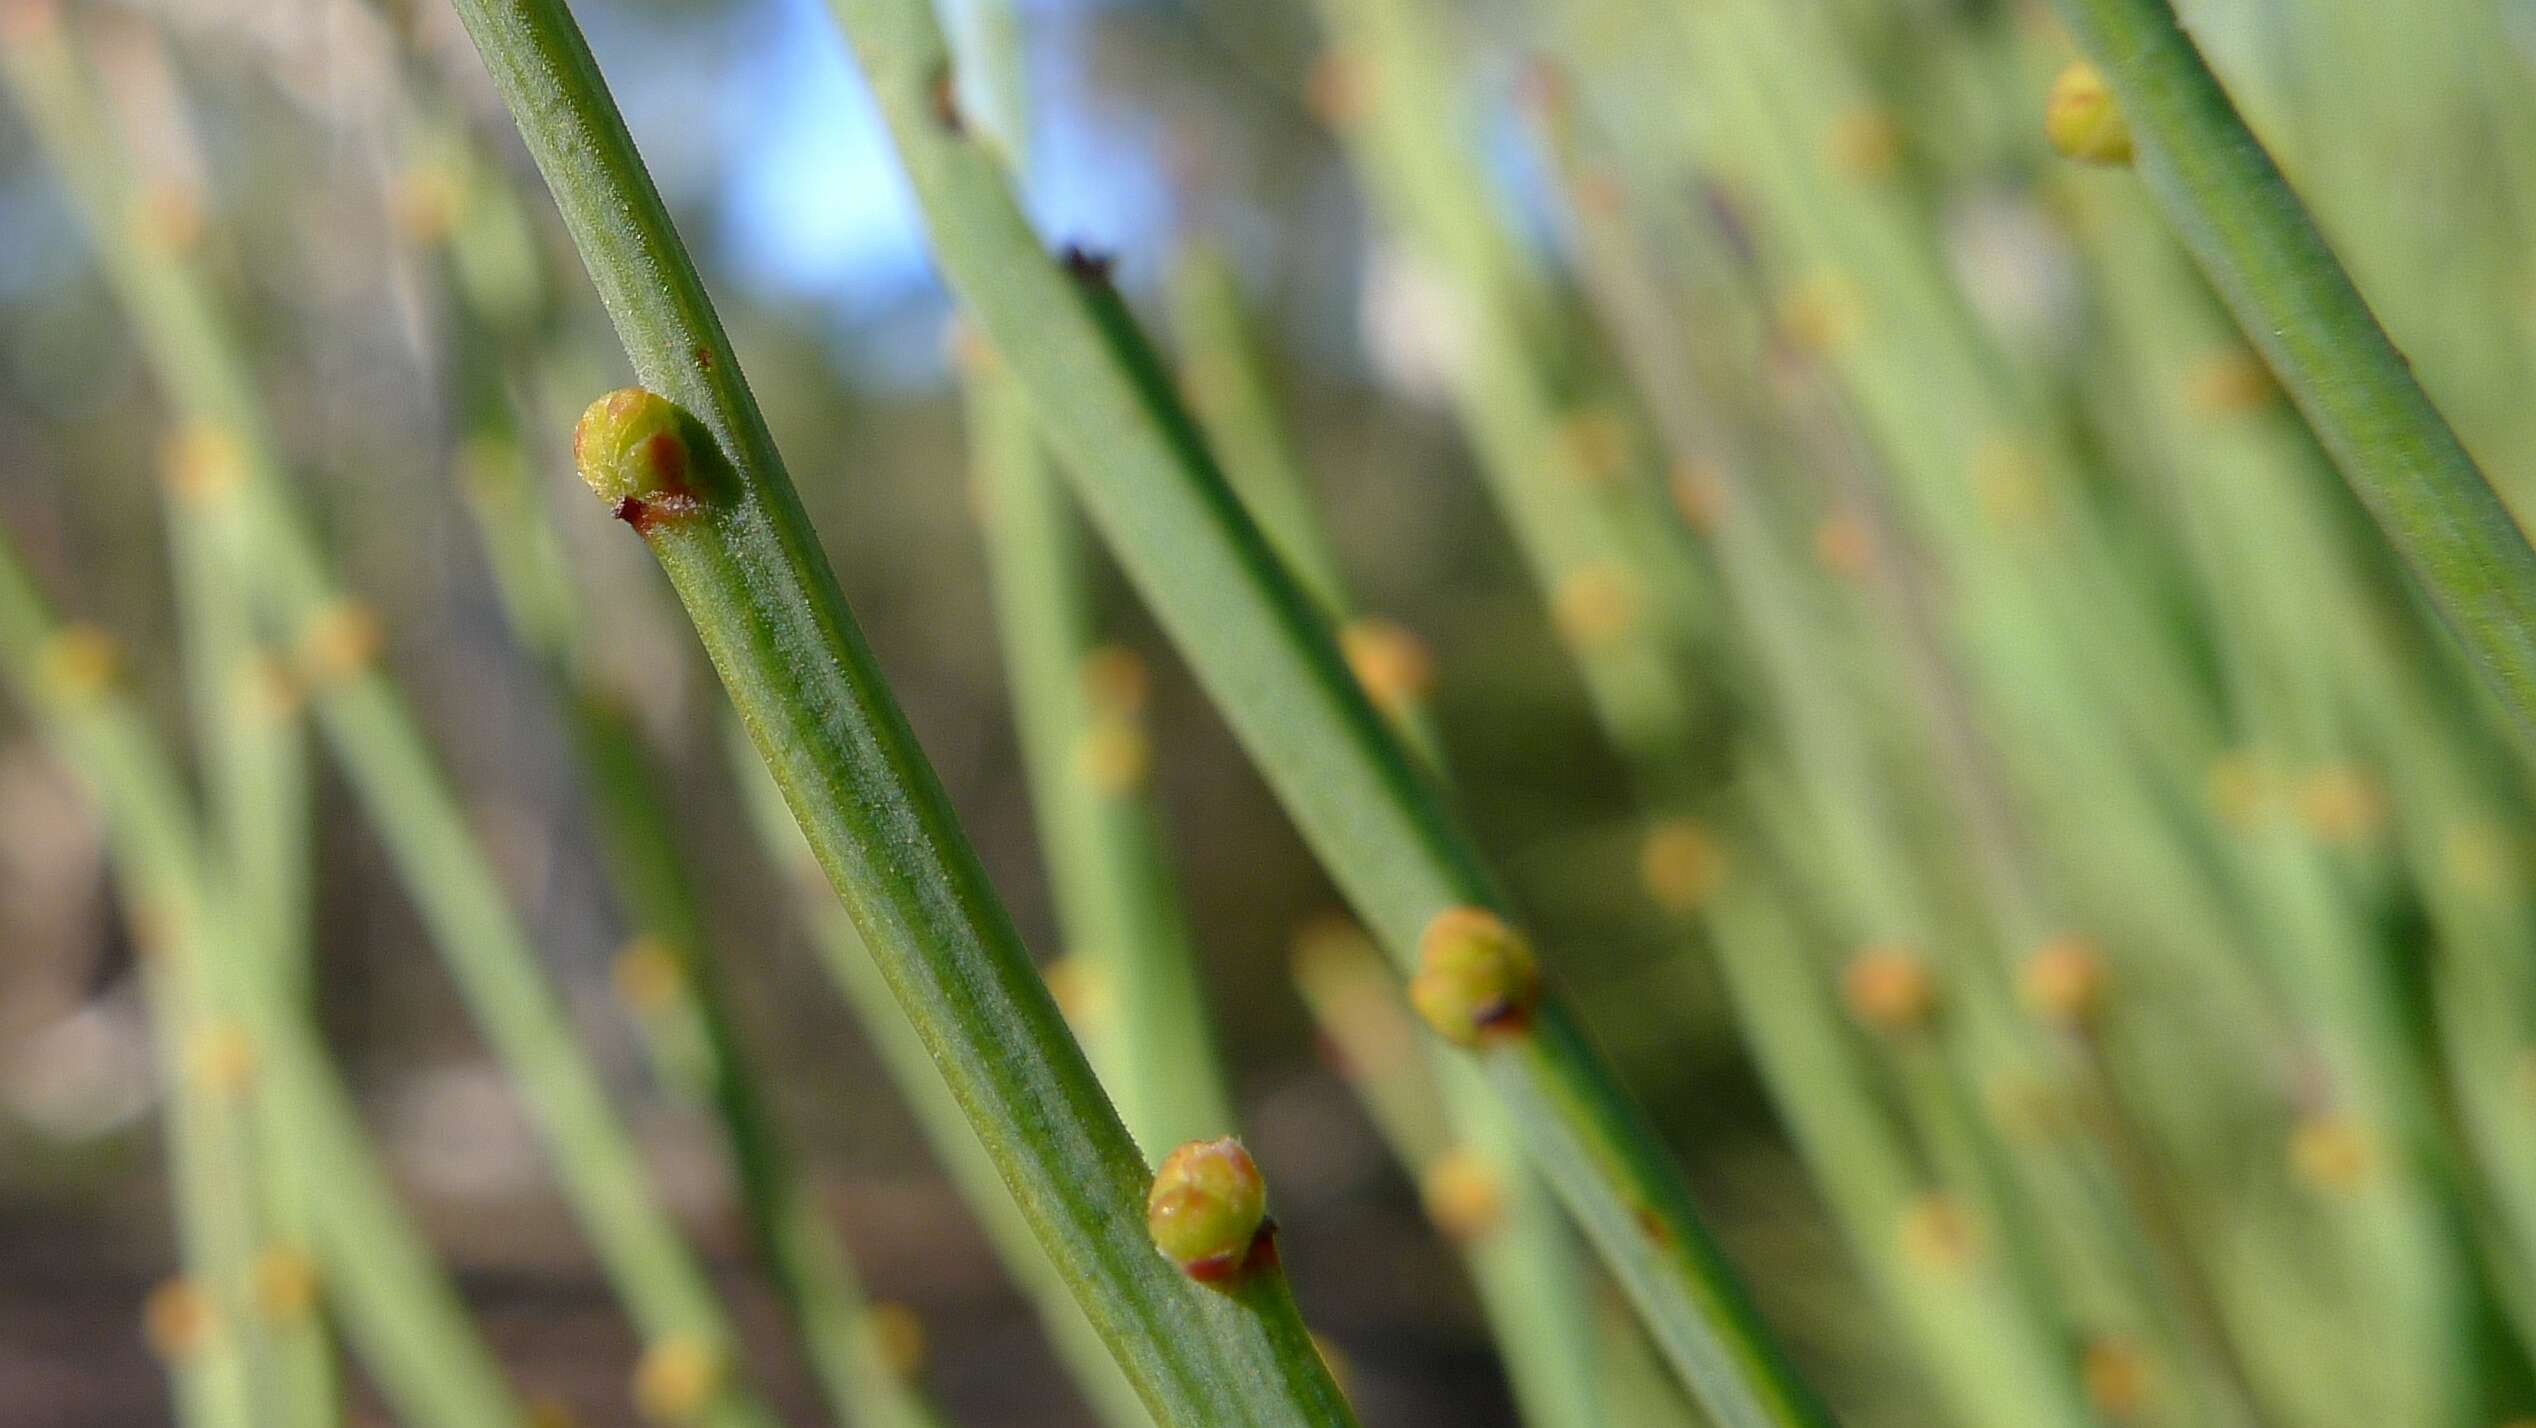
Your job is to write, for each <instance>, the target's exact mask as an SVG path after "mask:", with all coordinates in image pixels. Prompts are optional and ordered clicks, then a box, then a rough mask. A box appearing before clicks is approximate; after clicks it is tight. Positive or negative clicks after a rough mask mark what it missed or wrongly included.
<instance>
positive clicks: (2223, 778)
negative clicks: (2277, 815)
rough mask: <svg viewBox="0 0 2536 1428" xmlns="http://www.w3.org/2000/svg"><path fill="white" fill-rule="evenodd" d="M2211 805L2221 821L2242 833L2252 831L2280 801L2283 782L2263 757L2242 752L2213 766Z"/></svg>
mask: <svg viewBox="0 0 2536 1428" xmlns="http://www.w3.org/2000/svg"><path fill="white" fill-rule="evenodd" d="M2209 785H2210V806H2211V810H2212V811H2213V812H2215V813H2217V814H2218V815H2219V820H2220V821H2221V822H2223V823H2225V824H2227V825H2228V826H2229V827H2231V828H2235V829H2238V830H2240V831H2244V830H2248V829H2251V828H2253V827H2254V826H2255V825H2256V824H2258V823H2260V822H2262V821H2263V819H2264V818H2265V817H2266V816H2267V815H2268V814H2269V813H2270V812H2271V811H2272V809H2273V808H2274V806H2275V805H2276V803H2277V802H2278V800H2279V798H2280V779H2279V777H2278V776H2277V775H2276V774H2274V773H2273V771H2272V768H2271V765H2270V764H2269V763H2268V762H2266V761H2265V760H2264V758H2263V756H2262V755H2260V754H2257V753H2255V752H2253V751H2252V750H2247V749H2239V750H2235V751H2233V752H2230V753H2225V754H2222V755H2220V756H2219V757H2218V758H2217V759H2216V760H2214V761H2213V762H2212V763H2211V765H2210V779H2209Z"/></svg>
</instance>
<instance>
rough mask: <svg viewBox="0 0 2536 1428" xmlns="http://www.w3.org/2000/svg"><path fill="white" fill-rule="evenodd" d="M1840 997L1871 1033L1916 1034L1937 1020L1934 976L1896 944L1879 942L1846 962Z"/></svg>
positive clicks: (1915, 955)
mask: <svg viewBox="0 0 2536 1428" xmlns="http://www.w3.org/2000/svg"><path fill="white" fill-rule="evenodd" d="M1840 995H1841V1000H1843V1001H1845V1002H1847V1003H1848V1004H1849V1014H1850V1015H1851V1016H1854V1017H1856V1018H1857V1019H1858V1020H1859V1021H1860V1022H1862V1023H1864V1024H1865V1025H1867V1026H1869V1027H1872V1028H1874V1029H1875V1030H1877V1031H1883V1032H1893V1033H1897V1034H1899V1033H1902V1032H1913V1031H1920V1030H1923V1029H1925V1028H1926V1027H1927V1026H1928V1024H1929V1023H1930V1022H1932V1021H1934V1020H1936V1018H1937V978H1936V977H1935V976H1934V975H1933V974H1931V973H1930V971H1929V968H1928V963H1927V962H1926V961H1925V960H1923V959H1922V958H1921V956H1920V954H1919V952H1918V950H1917V949H1915V948H1911V947H1907V946H1904V945H1903V944H1901V943H1899V942H1879V943H1876V944H1874V945H1872V946H1869V947H1866V948H1863V949H1861V950H1860V951H1859V953H1858V955H1857V956H1855V957H1852V958H1850V959H1849V965H1848V966H1847V967H1845V968H1843V969H1841V974H1840Z"/></svg>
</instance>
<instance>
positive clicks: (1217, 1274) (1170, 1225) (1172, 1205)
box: [1145, 1136, 1275, 1288]
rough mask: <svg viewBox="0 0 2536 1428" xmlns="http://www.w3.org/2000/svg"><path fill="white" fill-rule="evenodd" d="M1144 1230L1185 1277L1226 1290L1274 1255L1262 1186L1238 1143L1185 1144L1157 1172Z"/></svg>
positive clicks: (1264, 1186) (1229, 1140) (1265, 1189)
mask: <svg viewBox="0 0 2536 1428" xmlns="http://www.w3.org/2000/svg"><path fill="white" fill-rule="evenodd" d="M1145 1230H1146V1232H1147V1233H1148V1234H1150V1235H1152V1237H1153V1242H1154V1248H1155V1249H1158V1250H1160V1251H1162V1257H1163V1258H1164V1259H1167V1260H1169V1261H1171V1262H1172V1263H1173V1264H1176V1265H1178V1266H1179V1267H1180V1271H1181V1272H1182V1273H1183V1274H1186V1275H1188V1276H1189V1277H1190V1278H1191V1279H1194V1280H1197V1281H1198V1282H1199V1283H1201V1284H1214V1285H1221V1286H1224V1287H1228V1288H1229V1287H1231V1286H1232V1285H1234V1284H1237V1283H1239V1282H1240V1281H1241V1280H1242V1279H1243V1278H1244V1277H1245V1276H1247V1275H1248V1274H1249V1272H1250V1271H1251V1270H1252V1269H1253V1268H1254V1267H1255V1266H1257V1265H1258V1264H1259V1263H1260V1261H1261V1259H1262V1257H1263V1255H1269V1254H1273V1250H1270V1249H1269V1248H1268V1246H1269V1245H1270V1244H1271V1243H1272V1240H1273V1236H1274V1234H1275V1227H1274V1226H1273V1225H1271V1224H1270V1223H1269V1220H1268V1182H1267V1181H1266V1180H1264V1179H1262V1178H1261V1177H1260V1174H1259V1166H1258V1165H1257V1164H1256V1163H1254V1162H1253V1161H1252V1160H1251V1158H1250V1152H1249V1151H1247V1150H1244V1149H1242V1143H1241V1142H1240V1141H1237V1140H1234V1139H1233V1138H1232V1137H1230V1136H1227V1137H1225V1138H1223V1139H1222V1140H1193V1141H1190V1142H1189V1143H1188V1144H1186V1145H1184V1146H1181V1147H1180V1148H1179V1149H1177V1150H1175V1151H1173V1152H1171V1154H1169V1155H1167V1156H1165V1157H1163V1161H1162V1165H1161V1167H1160V1168H1159V1169H1157V1170H1155V1172H1154V1183H1153V1188H1152V1189H1151V1190H1150V1191H1148V1192H1147V1193H1146V1196H1145Z"/></svg>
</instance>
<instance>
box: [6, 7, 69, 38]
mask: <svg viewBox="0 0 2536 1428" xmlns="http://www.w3.org/2000/svg"><path fill="white" fill-rule="evenodd" d="M61 22H62V14H61V7H60V6H59V5H58V4H56V3H55V0H0V44H7V45H32V44H34V43H35V42H36V41H38V40H41V39H43V38H45V37H46V36H48V35H50V34H51V33H52V32H53V30H54V29H55V27H57V26H59V25H60V24H61Z"/></svg>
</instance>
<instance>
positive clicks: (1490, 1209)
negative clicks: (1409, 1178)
mask: <svg viewBox="0 0 2536 1428" xmlns="http://www.w3.org/2000/svg"><path fill="white" fill-rule="evenodd" d="M1418 1199H1419V1202H1420V1203H1422V1204H1423V1205H1425V1206H1426V1212H1427V1218H1428V1219H1430V1220H1433V1221H1434V1222H1435V1226H1436V1228H1437V1229H1440V1230H1442V1231H1443V1232H1444V1233H1445V1236H1446V1237H1447V1238H1449V1239H1452V1240H1455V1241H1457V1242H1461V1243H1465V1244H1466V1243H1468V1242H1470V1241H1472V1240H1476V1239H1478V1238H1480V1237H1481V1236H1483V1235H1485V1234H1487V1233H1488V1232H1489V1231H1491V1230H1493V1229H1495V1228H1497V1226H1498V1225H1499V1224H1500V1223H1502V1222H1503V1221H1504V1219H1505V1214H1506V1194H1505V1188H1504V1187H1503V1185H1501V1184H1500V1183H1499V1181H1498V1176H1497V1172H1496V1171H1495V1170H1494V1169H1492V1168H1490V1166H1489V1164H1488V1162H1487V1161H1486V1160H1483V1159H1482V1158H1480V1156H1479V1154H1478V1152H1476V1151H1473V1150H1471V1149H1470V1148H1469V1147H1467V1146H1465V1147H1461V1148H1459V1149H1455V1150H1451V1151H1447V1152H1446V1153H1444V1154H1443V1155H1440V1156H1437V1157H1436V1158H1435V1160H1434V1161H1433V1162H1431V1163H1430V1164H1429V1165H1428V1166H1427V1168H1426V1172H1425V1173H1424V1174H1422V1175H1420V1176H1419V1177H1418Z"/></svg>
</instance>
